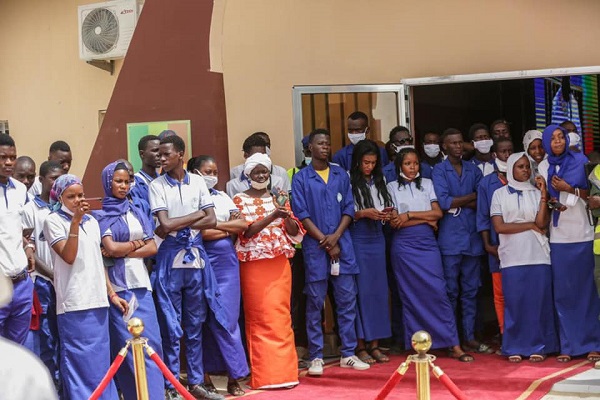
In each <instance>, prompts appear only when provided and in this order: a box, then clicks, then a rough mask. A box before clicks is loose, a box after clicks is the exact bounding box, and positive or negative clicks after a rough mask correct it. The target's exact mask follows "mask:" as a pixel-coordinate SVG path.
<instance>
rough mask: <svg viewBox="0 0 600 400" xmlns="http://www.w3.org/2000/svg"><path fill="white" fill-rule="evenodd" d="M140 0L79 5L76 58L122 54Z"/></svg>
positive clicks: (135, 17)
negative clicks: (77, 56) (77, 55)
mask: <svg viewBox="0 0 600 400" xmlns="http://www.w3.org/2000/svg"><path fill="white" fill-rule="evenodd" d="M142 3H143V2H141V1H138V0H117V1H108V2H105V3H95V4H86V5H83V6H79V7H78V12H79V58H81V59H82V60H85V61H91V60H114V59H117V58H123V57H125V54H126V53H127V48H128V47H129V43H130V42H131V38H132V36H133V31H134V30H135V25H136V23H137V20H138V17H139V14H140V12H141V7H142Z"/></svg>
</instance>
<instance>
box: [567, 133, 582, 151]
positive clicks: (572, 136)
mask: <svg viewBox="0 0 600 400" xmlns="http://www.w3.org/2000/svg"><path fill="white" fill-rule="evenodd" d="M569 143H570V144H569V146H575V147H579V143H581V138H580V137H579V135H578V134H577V133H575V132H569Z"/></svg>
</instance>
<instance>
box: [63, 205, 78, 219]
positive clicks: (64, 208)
mask: <svg viewBox="0 0 600 400" xmlns="http://www.w3.org/2000/svg"><path fill="white" fill-rule="evenodd" d="M60 209H61V210H62V211H64V212H65V213H67V214H69V215H70V216H71V217H72V216H73V215H75V213H74V212H73V211H71V210H69V209H68V208H67V206H65V205H64V204H63V205H62V206H60Z"/></svg>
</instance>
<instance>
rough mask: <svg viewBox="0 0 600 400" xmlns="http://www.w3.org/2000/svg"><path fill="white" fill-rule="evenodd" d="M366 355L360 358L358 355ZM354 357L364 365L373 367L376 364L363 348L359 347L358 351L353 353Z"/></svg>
mask: <svg viewBox="0 0 600 400" xmlns="http://www.w3.org/2000/svg"><path fill="white" fill-rule="evenodd" d="M363 352H364V354H366V355H365V356H360V355H359V354H360V353H363ZM355 354H356V357H358V359H359V360H360V361H362V362H364V363H367V364H369V365H373V364H375V363H376V362H377V360H376V359H374V358H373V357H372V356H371V354H369V352H368V351H367V349H365V348H364V347H361V348H360V349H356V351H355Z"/></svg>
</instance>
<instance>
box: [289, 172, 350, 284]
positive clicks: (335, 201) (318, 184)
mask: <svg viewBox="0 0 600 400" xmlns="http://www.w3.org/2000/svg"><path fill="white" fill-rule="evenodd" d="M291 199H292V209H293V211H294V214H295V215H296V217H297V218H298V219H299V220H300V221H302V220H303V219H305V218H310V220H311V221H312V222H313V223H314V224H315V225H316V226H317V228H319V230H320V231H321V232H323V234H324V235H330V234H332V233H334V232H335V230H336V229H337V228H338V226H339V225H340V222H341V220H342V217H343V216H344V215H348V216H350V217H351V218H354V198H353V197H352V189H351V187H350V178H349V177H348V173H347V172H346V171H344V170H343V169H342V168H341V167H339V166H337V165H333V164H329V179H328V181H327V184H325V182H324V181H323V179H321V177H320V176H319V175H318V174H317V172H316V171H315V169H314V168H313V165H312V164H310V165H309V166H307V167H306V168H303V169H301V170H300V171H298V172H297V173H296V174H295V175H294V179H293V181H292V196H291ZM338 244H339V246H340V249H341V255H340V274H358V272H359V271H358V264H357V263H356V258H355V256H354V249H353V247H352V239H351V238H350V232H349V231H348V229H346V231H344V233H343V234H342V236H341V237H340V240H339V241H338ZM302 250H303V253H304V263H305V266H306V282H316V281H321V280H324V279H327V278H328V276H329V271H330V270H331V266H330V261H329V256H328V254H327V252H326V251H325V250H324V249H321V248H319V242H318V241H317V240H316V239H314V238H313V237H311V236H310V235H305V236H304V240H303V241H302Z"/></svg>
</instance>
